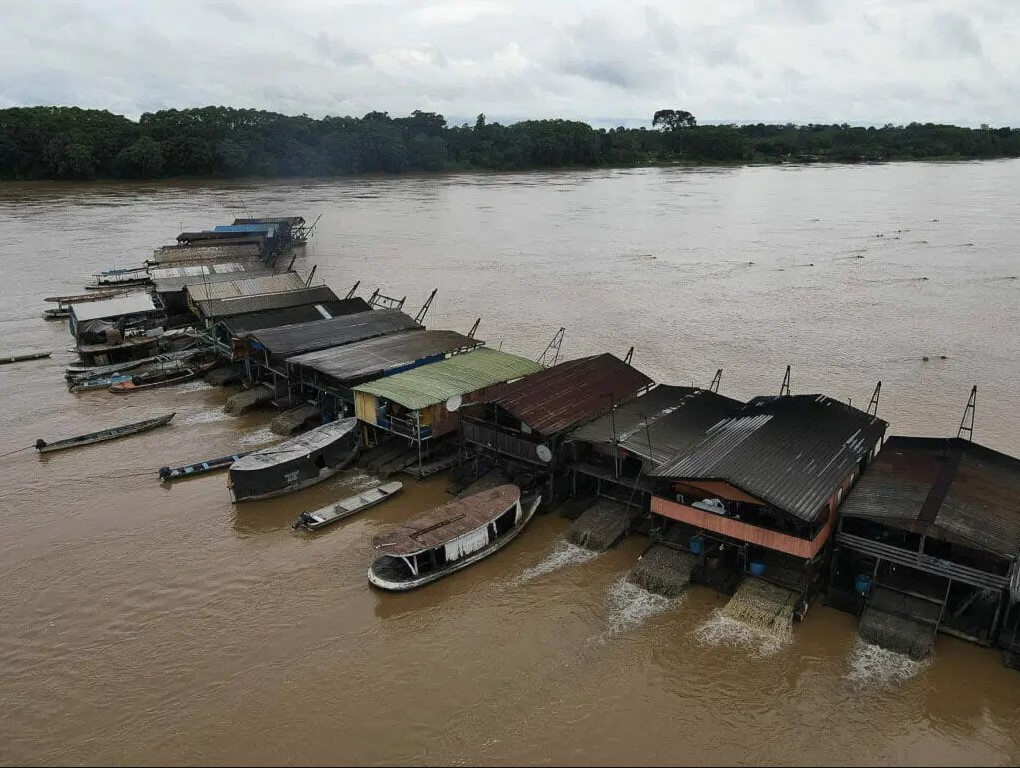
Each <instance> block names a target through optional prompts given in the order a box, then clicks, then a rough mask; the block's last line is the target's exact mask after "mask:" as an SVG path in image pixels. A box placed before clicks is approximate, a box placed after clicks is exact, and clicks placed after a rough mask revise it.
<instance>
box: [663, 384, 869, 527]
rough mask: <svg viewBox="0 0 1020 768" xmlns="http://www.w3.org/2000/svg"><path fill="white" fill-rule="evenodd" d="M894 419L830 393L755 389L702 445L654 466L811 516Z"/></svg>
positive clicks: (811, 519)
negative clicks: (772, 393) (773, 393)
mask: <svg viewBox="0 0 1020 768" xmlns="http://www.w3.org/2000/svg"><path fill="white" fill-rule="evenodd" d="M887 426H888V425H887V424H886V422H884V421H882V420H881V419H879V418H877V417H875V416H871V415H869V414H867V413H865V412H864V411H860V410H858V409H856V408H853V407H851V406H849V405H846V404H845V403H841V402H839V401H838V400H832V399H831V398H828V397H826V396H825V395H793V396H792V397H791V396H786V397H756V398H754V399H753V400H751V401H750V402H749V403H748V404H747V405H745V406H744V407H743V408H742V409H741V410H740V412H739V413H738V414H737V415H736V416H734V417H733V418H729V419H726V420H724V421H721V422H719V423H718V424H716V425H715V426H714V427H712V428H711V429H710V430H709V431H708V436H707V437H706V438H705V440H704V441H702V442H701V443H700V444H699V445H698V446H697V447H696V448H694V449H693V450H690V451H685V452H683V453H681V454H680V455H678V456H676V457H674V458H673V459H671V460H670V461H667V462H666V463H665V464H663V465H662V466H660V467H659V468H658V469H656V470H654V471H653V472H652V474H653V475H656V476H658V477H666V478H672V479H677V480H723V481H725V482H727V483H729V484H731V485H733V486H735V487H737V488H739V489H740V490H742V491H744V492H745V493H748V494H750V495H752V496H755V497H757V498H759V499H761V500H762V501H764V502H766V503H768V504H770V505H771V506H773V507H775V508H777V509H779V510H782V511H784V512H786V513H788V514H790V515H792V516H794V517H796V518H799V519H801V520H804V521H806V522H814V521H815V520H817V519H818V517H819V516H820V513H821V512H822V508H823V505H824V504H825V503H826V501H827V500H828V499H829V497H831V496H832V495H833V494H834V493H835V492H836V490H837V489H838V488H839V486H840V485H841V484H842V482H843V480H844V479H846V478H847V477H848V476H849V475H850V472H851V471H852V470H853V469H854V466H855V465H856V464H857V462H858V461H860V459H861V458H862V457H864V456H865V455H866V454H868V453H869V452H870V451H871V449H872V447H873V446H874V445H875V443H876V442H877V441H878V440H879V439H881V437H882V435H883V434H884V433H885V429H886V427H887Z"/></svg>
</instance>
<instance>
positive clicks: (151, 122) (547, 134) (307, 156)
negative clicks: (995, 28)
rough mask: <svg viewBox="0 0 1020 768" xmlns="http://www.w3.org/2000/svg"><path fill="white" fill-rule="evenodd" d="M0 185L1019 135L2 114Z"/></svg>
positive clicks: (228, 111)
mask: <svg viewBox="0 0 1020 768" xmlns="http://www.w3.org/2000/svg"><path fill="white" fill-rule="evenodd" d="M0 129H2V144H0V179H8V180H36V179H60V180H89V179H99V178H103V179H136V180H158V179H169V178H180V177H188V178H214V179H219V178H235V179H236V178H290V177H300V176H314V177H336V178H341V177H343V178H347V177H356V176H359V175H362V174H370V173H374V172H383V173H388V174H399V173H406V172H422V171H424V172H435V171H455V170H466V169H472V170H491V171H498V172H508V171H519V170H552V169H562V168H626V167H634V166H645V165H654V164H667V165H668V164H675V163H677V162H683V163H694V164H704V165H714V164H732V163H746V162H770V163H782V162H789V161H796V162H868V161H885V160H895V159H911V160H935V159H948V158H954V159H991V158H1002V157H1020V130H1014V129H1012V128H1008V127H1004V128H989V127H982V128H963V127H958V126H951V125H936V124H930V123H929V124H920V123H911V124H910V125H907V126H892V125H886V126H882V127H880V128H876V127H874V126H868V127H865V126H850V125H848V124H833V125H801V126H798V125H765V124H760V123H759V124H751V125H740V126H737V125H685V126H684V127H678V126H675V127H673V128H671V129H668V130H655V129H652V130H649V129H647V128H643V127H642V128H624V127H622V126H621V127H618V128H609V129H606V128H593V127H592V126H590V125H588V124H587V123H583V122H578V121H574V120H526V121H522V122H518V123H514V124H512V125H501V124H499V123H489V122H487V121H486V119H485V116H484V115H479V116H478V119H477V120H476V121H475V124H474V125H473V126H472V125H467V124H465V125H460V126H451V125H448V124H447V122H446V119H445V118H444V117H443V116H442V115H439V114H436V113H432V112H421V111H417V110H416V111H415V112H413V113H412V114H411V115H410V116H408V117H396V118H394V117H390V116H389V115H388V114H386V113H382V112H371V113H369V114H367V115H365V116H364V117H361V118H354V117H344V118H335V117H325V118H322V119H319V120H317V119H313V118H310V117H307V116H305V115H302V116H287V115H281V114H277V113H272V112H263V111H258V110H245V109H240V110H239V109H232V108H227V107H204V108H200V109H185V110H175V109H170V110H162V111H159V112H154V113H146V114H144V115H142V116H141V118H140V119H139V120H138V121H137V122H135V121H132V120H129V119H128V118H126V117H124V116H121V115H114V114H111V113H109V112H106V111H98V110H82V109H78V108H75V107H31V108H12V109H6V110H0Z"/></svg>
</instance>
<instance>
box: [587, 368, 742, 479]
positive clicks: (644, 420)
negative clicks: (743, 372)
mask: <svg viewBox="0 0 1020 768" xmlns="http://www.w3.org/2000/svg"><path fill="white" fill-rule="evenodd" d="M743 406H744V403H742V402H741V401H740V400H734V399H732V398H730V397H725V396H724V395H720V394H718V393H716V392H709V391H708V390H705V389H698V388H696V387H671V386H666V385H660V386H658V387H656V388H655V389H652V390H650V391H648V392H647V393H645V394H643V395H641V396H640V397H636V398H634V399H633V400H629V401H627V402H626V403H623V404H622V405H619V406H617V407H616V408H615V409H614V410H613V411H612V412H611V413H607V414H605V415H603V416H599V417H598V418H597V419H595V420H594V421H592V422H590V423H588V424H585V425H584V426H582V427H579V428H578V429H575V430H574V431H573V432H571V433H570V439H571V440H580V441H583V442H587V443H601V444H604V445H613V444H616V445H619V446H620V447H621V448H624V449H626V450H628V451H630V452H631V453H633V454H636V455H637V456H640V457H641V458H643V459H649V460H650V461H651V462H652V463H653V464H661V463H662V462H664V461H666V460H668V459H670V458H672V457H673V456H676V455H677V454H678V453H680V452H682V451H687V450H690V449H692V448H694V447H695V446H696V445H697V444H698V443H700V442H701V441H702V440H704V439H705V434H706V432H707V431H708V428H709V427H711V426H712V425H714V424H716V423H718V422H719V421H722V420H723V419H725V418H728V417H730V416H733V415H734V414H735V413H736V412H737V411H739V410H740V409H741V408H742V407H743Z"/></svg>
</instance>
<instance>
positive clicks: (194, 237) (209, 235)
mask: <svg viewBox="0 0 1020 768" xmlns="http://www.w3.org/2000/svg"><path fill="white" fill-rule="evenodd" d="M249 234H250V237H249ZM262 234H263V233H246V232H208V231H206V232H181V234H179V235H177V242H179V243H192V242H199V241H202V240H251V241H252V242H257V241H258V240H260V239H261V238H262Z"/></svg>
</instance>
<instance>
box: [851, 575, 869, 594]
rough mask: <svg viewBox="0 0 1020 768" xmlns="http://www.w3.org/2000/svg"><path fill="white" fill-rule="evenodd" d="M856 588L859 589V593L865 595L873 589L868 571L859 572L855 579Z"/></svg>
mask: <svg viewBox="0 0 1020 768" xmlns="http://www.w3.org/2000/svg"><path fill="white" fill-rule="evenodd" d="M854 589H856V590H857V594H858V595H860V596H861V597H864V596H865V595H866V594H868V592H869V591H871V577H870V576H868V575H867V574H866V573H859V574H857V578H856V579H855V580H854Z"/></svg>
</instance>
